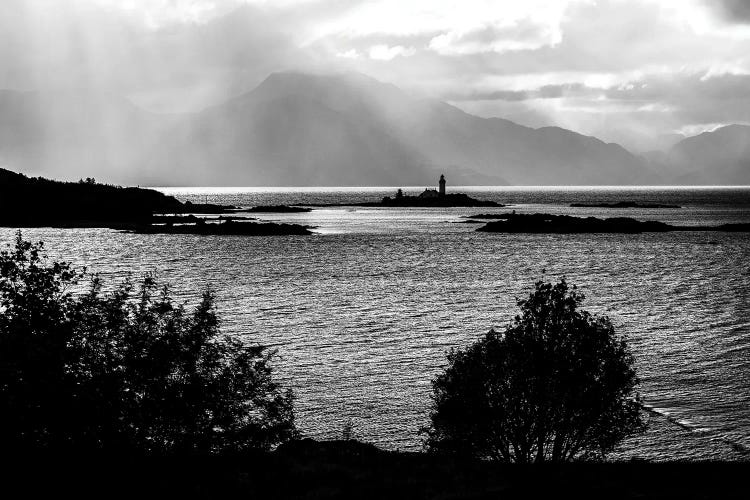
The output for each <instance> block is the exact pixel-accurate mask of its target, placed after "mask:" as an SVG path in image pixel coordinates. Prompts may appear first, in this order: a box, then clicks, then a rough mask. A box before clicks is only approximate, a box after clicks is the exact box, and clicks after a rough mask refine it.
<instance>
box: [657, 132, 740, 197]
mask: <svg viewBox="0 0 750 500" xmlns="http://www.w3.org/2000/svg"><path fill="white" fill-rule="evenodd" d="M668 162H669V166H670V168H671V169H673V171H674V172H675V174H674V175H675V176H676V177H677V178H678V180H679V181H682V182H686V183H695V184H743V185H748V184H750V127H749V126H745V125H730V126H727V127H722V128H720V129H717V130H715V131H713V132H706V133H703V134H700V135H697V136H695V137H689V138H687V139H685V140H683V141H681V142H679V143H678V144H677V145H675V146H674V147H673V148H672V149H671V150H670V152H669V156H668Z"/></svg>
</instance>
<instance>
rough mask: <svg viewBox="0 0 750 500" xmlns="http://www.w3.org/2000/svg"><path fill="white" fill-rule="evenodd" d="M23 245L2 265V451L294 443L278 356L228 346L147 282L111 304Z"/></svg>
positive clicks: (118, 292)
mask: <svg viewBox="0 0 750 500" xmlns="http://www.w3.org/2000/svg"><path fill="white" fill-rule="evenodd" d="M41 252H42V245H41V244H37V245H34V244H31V243H29V242H26V241H24V240H23V239H22V237H21V235H20V233H19V234H18V237H17V240H16V245H15V249H14V250H12V251H4V252H2V253H0V419H2V420H0V440H1V441H2V445H4V446H5V447H6V448H8V447H11V448H18V447H21V448H23V449H32V448H36V449H51V450H61V449H75V450H92V451H94V450H100V451H104V452H113V451H118V452H129V453H146V454H174V453H180V454H192V453H196V454H206V453H222V452H237V451H242V450H245V449H251V448H252V449H268V448H270V447H272V446H274V445H276V444H278V443H281V442H284V441H286V440H289V439H293V438H294V437H296V429H295V426H294V416H293V401H292V394H291V392H289V391H287V392H284V391H282V390H281V388H280V386H279V385H278V384H277V383H276V382H275V381H274V380H273V378H272V372H271V366H270V359H271V357H272V356H273V355H274V352H271V351H267V350H266V349H264V348H263V347H261V346H248V345H246V344H245V343H243V342H241V341H239V340H237V339H234V338H230V337H228V336H226V335H223V334H221V332H220V330H219V322H218V319H217V317H216V313H215V308H214V302H213V297H212V295H211V294H210V293H208V292H206V293H205V294H204V295H203V298H202V300H201V302H200V304H199V305H198V307H197V308H196V309H195V310H194V311H193V312H192V313H188V312H187V311H185V309H184V307H183V306H181V305H175V304H174V302H173V300H172V298H171V297H170V294H169V290H168V289H167V288H159V287H158V285H157V284H156V283H155V281H154V280H153V279H151V278H146V279H144V281H143V282H142V283H141V284H140V286H138V287H134V286H133V285H131V284H129V283H125V284H124V285H122V286H120V287H118V288H116V289H115V290H114V291H113V292H111V293H106V294H105V293H103V292H102V286H101V283H100V281H99V280H98V279H96V278H95V279H93V280H92V285H91V287H90V289H89V291H88V293H81V294H79V295H77V296H75V295H73V294H71V292H70V291H69V288H70V287H71V286H73V285H76V284H79V282H80V279H81V278H82V275H81V274H79V273H76V272H75V271H73V270H72V269H71V267H70V266H69V265H68V264H65V263H57V262H55V263H52V264H49V263H48V262H47V261H46V260H45V259H44V258H43V256H42V254H41Z"/></svg>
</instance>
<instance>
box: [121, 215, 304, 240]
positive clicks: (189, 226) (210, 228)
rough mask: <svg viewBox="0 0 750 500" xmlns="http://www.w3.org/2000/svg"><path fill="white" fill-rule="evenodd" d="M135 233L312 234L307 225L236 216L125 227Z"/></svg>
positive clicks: (221, 234)
mask: <svg viewBox="0 0 750 500" xmlns="http://www.w3.org/2000/svg"><path fill="white" fill-rule="evenodd" d="M126 230H127V231H128V232H132V233H137V234H197V235H211V236H283V235H309V234H312V232H311V231H310V228H309V227H308V226H301V225H299V224H279V223H275V222H250V221H247V220H242V219H239V220H238V218H232V217H229V218H219V219H202V218H193V219H188V218H186V220H185V221H182V222H179V223H174V222H172V221H170V222H167V223H155V224H141V225H136V226H133V227H132V228H129V229H126Z"/></svg>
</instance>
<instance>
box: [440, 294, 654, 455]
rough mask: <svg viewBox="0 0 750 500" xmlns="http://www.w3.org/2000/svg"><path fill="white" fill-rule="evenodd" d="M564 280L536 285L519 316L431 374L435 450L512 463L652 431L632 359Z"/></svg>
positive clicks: (599, 451)
mask: <svg viewBox="0 0 750 500" xmlns="http://www.w3.org/2000/svg"><path fill="white" fill-rule="evenodd" d="M583 299H584V296H583V294H581V293H580V292H578V291H577V290H576V288H575V287H569V286H568V284H567V283H566V282H565V280H564V279H563V280H561V281H560V282H559V283H557V284H554V285H553V284H550V283H543V282H538V283H536V288H535V290H534V292H533V293H531V294H530V295H529V297H528V299H525V300H519V301H518V305H519V307H520V308H521V315H520V316H516V318H515V319H514V320H513V321H512V322H511V324H510V325H508V327H507V328H506V330H505V332H504V333H499V332H496V331H494V330H491V331H490V332H489V333H488V334H487V335H486V336H485V337H484V338H482V339H480V340H479V341H477V342H476V343H475V344H473V345H472V346H470V347H468V348H466V349H464V350H454V351H452V352H451V353H450V354H449V355H448V360H449V366H448V368H447V369H446V370H445V372H444V373H442V374H440V375H439V376H438V377H437V378H436V379H434V380H433V390H434V406H433V410H432V413H431V423H432V425H431V426H430V427H429V428H428V429H426V432H427V441H426V445H427V447H428V448H429V449H431V450H434V451H442V452H449V453H457V454H463V455H472V456H476V457H480V458H487V459H492V460H499V461H507V462H519V463H527V462H544V461H554V462H562V461H570V460H574V459H601V458H603V457H604V456H605V455H606V454H607V453H608V452H610V451H612V450H613V449H614V447H615V446H616V445H617V444H618V443H619V442H620V441H621V440H622V439H623V438H625V437H626V436H628V435H631V434H634V433H637V432H640V431H642V430H643V428H644V427H645V425H644V423H643V420H642V417H641V413H640V404H639V402H638V399H637V398H638V397H637V395H636V394H635V393H634V391H635V387H636V385H637V383H638V380H637V377H636V373H635V369H634V366H633V365H634V359H633V356H632V354H631V353H630V351H629V349H628V347H627V344H626V341H625V340H624V339H623V338H620V337H618V336H617V335H616V334H615V331H614V328H613V327H612V324H611V322H610V321H609V319H608V318H606V317H601V316H595V315H591V314H589V313H588V312H586V311H582V310H579V306H580V304H581V303H582V301H583Z"/></svg>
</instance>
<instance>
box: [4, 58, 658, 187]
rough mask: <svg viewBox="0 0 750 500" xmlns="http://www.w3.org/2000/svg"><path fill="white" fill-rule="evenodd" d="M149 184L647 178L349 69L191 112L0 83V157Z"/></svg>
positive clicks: (273, 83) (560, 135) (629, 161)
mask: <svg viewBox="0 0 750 500" xmlns="http://www.w3.org/2000/svg"><path fill="white" fill-rule="evenodd" d="M3 163H4V164H5V166H7V167H9V168H14V169H16V170H21V171H25V172H30V173H34V174H37V175H39V174H44V175H49V176H54V177H65V178H73V179H75V178H78V177H87V176H93V175H95V176H98V177H104V178H106V179H107V180H109V181H112V182H118V183H128V184H150V185H214V186H215V185H248V186H252V185H287V186H301V185H390V186H394V185H430V184H433V183H434V180H435V178H436V177H437V175H439V174H440V173H445V174H446V176H447V177H448V180H449V183H451V184H453V185H457V184H506V183H510V184H532V185H533V184H537V185H538V184H547V185H555V184H560V185H574V184H646V183H656V182H659V181H660V180H661V179H659V178H657V177H656V176H655V175H654V174H653V173H651V172H650V171H649V169H648V167H647V162H646V161H645V160H644V159H642V158H640V157H637V156H635V155H633V154H631V153H629V152H628V151H626V150H625V149H624V148H622V147H620V146H618V145H617V144H607V143H604V142H602V141H600V140H598V139H596V138H594V137H587V136H583V135H581V134H577V133H575V132H572V131H569V130H565V129H561V128H556V127H543V128H539V129H533V128H529V127H524V126H521V125H518V124H516V123H513V122H510V121H508V120H503V119H499V118H490V119H485V118H480V117H477V116H473V115H470V114H468V113H465V112H463V111H461V110H459V109H458V108H456V107H454V106H451V105H448V104H446V103H443V102H440V101H437V100H432V99H424V98H420V97H417V96H413V95H411V94H409V93H407V92H404V91H402V90H400V89H398V88H397V87H395V86H393V85H390V84H385V83H381V82H378V81H376V80H374V79H371V78H369V77H366V76H363V75H360V74H337V75H311V74H303V73H294V72H287V73H275V74H272V75H271V76H269V77H268V78H267V79H266V80H265V81H264V82H262V83H261V84H260V85H259V86H258V87H256V88H255V89H254V90H252V91H250V92H248V93H246V94H243V95H240V96H238V97H236V98H234V99H231V100H229V101H227V102H225V103H222V104H220V105H218V106H213V107H210V108H208V109H205V110H203V111H201V112H198V113H193V114H184V115H158V114H154V113H149V112H146V111H144V110H142V109H139V108H137V107H135V106H133V105H132V104H130V103H129V102H128V101H126V100H124V99H121V98H119V97H116V96H111V95H100V94H96V95H87V94H83V93H77V94H74V93H68V94H62V93H55V94H42V93H18V92H7V91H6V92H2V93H0V164H3Z"/></svg>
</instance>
